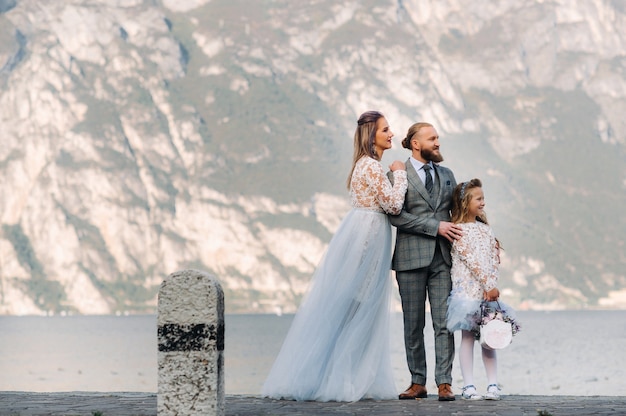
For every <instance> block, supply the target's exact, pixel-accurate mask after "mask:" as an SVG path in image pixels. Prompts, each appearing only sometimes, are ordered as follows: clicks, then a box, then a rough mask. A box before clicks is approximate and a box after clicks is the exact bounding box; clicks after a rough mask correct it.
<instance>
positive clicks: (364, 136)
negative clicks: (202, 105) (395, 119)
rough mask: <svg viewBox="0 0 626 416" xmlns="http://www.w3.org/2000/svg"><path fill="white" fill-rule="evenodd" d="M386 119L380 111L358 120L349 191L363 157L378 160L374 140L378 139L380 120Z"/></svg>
mask: <svg viewBox="0 0 626 416" xmlns="http://www.w3.org/2000/svg"><path fill="white" fill-rule="evenodd" d="M383 117H385V116H384V115H383V114H382V113H381V112H379V111H366V112H365V113H363V114H361V116H360V117H359V119H358V120H357V127H356V130H355V132H354V155H353V157H352V168H351V169H350V175H348V183H347V185H348V189H350V181H351V180H352V174H353V173H354V167H355V166H356V162H358V161H359V159H361V158H362V157H363V156H369V157H372V158H374V159H376V160H378V154H377V153H376V151H375V150H374V140H375V139H376V128H377V126H378V120H380V119H381V118H383Z"/></svg>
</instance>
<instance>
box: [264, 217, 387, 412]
mask: <svg viewBox="0 0 626 416" xmlns="http://www.w3.org/2000/svg"><path fill="white" fill-rule="evenodd" d="M391 244H392V234H391V226H390V223H389V219H388V218H387V216H386V215H385V214H383V213H378V212H374V211H368V210H363V209H353V210H351V211H350V212H349V213H348V214H347V216H346V217H345V218H344V220H343V221H342V223H341V225H340V227H339V229H338V230H337V232H336V233H335V235H334V236H333V238H332V240H331V241H330V243H329V245H328V248H327V251H326V254H325V256H324V258H323V259H322V261H321V263H320V264H319V266H318V268H317V269H316V271H315V273H314V275H313V278H312V281H311V287H310V289H309V292H308V294H307V295H306V297H305V299H304V300H303V302H302V304H301V305H300V308H299V309H298V312H297V313H296V316H295V317H294V320H293V323H292V325H291V328H290V329H289V332H288V334H287V336H286V338H285V341H284V343H283V346H282V348H281V350H280V353H279V354H278V357H277V358H276V361H275V362H274V365H273V366H272V369H271V370H270V373H269V375H268V377H267V379H266V380H265V383H264V385H263V388H262V390H261V394H262V395H263V396H264V397H272V398H276V399H293V400H315V401H344V402H351V401H357V400H360V399H362V398H372V399H393V398H397V390H396V386H395V383H394V378H393V371H392V367H391V357H390V345H389V321H390V296H391V287H392V281H391V275H390V268H391Z"/></svg>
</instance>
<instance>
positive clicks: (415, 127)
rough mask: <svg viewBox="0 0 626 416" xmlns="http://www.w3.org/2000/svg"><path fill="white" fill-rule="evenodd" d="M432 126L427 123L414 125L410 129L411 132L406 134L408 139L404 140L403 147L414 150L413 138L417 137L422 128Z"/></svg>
mask: <svg viewBox="0 0 626 416" xmlns="http://www.w3.org/2000/svg"><path fill="white" fill-rule="evenodd" d="M432 126H433V125H432V124H430V123H425V122H423V121H421V122H419V123H415V124H413V125H412V126H411V127H409V131H407V132H406V137H405V138H404V139H402V147H404V148H405V149H409V150H413V149H412V148H411V140H413V136H415V135H416V134H417V133H418V132H419V131H420V130H421V129H422V128H424V127H432Z"/></svg>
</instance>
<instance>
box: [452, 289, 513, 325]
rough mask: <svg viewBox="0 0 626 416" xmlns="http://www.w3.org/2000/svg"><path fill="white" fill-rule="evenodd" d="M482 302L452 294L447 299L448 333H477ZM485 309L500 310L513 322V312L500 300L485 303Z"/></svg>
mask: <svg viewBox="0 0 626 416" xmlns="http://www.w3.org/2000/svg"><path fill="white" fill-rule="evenodd" d="M481 303H482V301H481V300H477V299H471V298H468V297H465V296H463V294H459V293H454V291H453V292H452V294H451V295H450V296H449V297H448V314H447V325H448V331H450V332H454V331H458V330H460V329H461V330H465V331H477V330H478V329H479V326H480V321H481V318H482V316H481V308H480V305H481ZM486 308H487V309H491V310H501V311H502V312H503V315H504V316H506V317H509V318H511V319H512V320H515V310H513V308H511V307H510V306H509V305H507V304H506V303H504V302H502V301H501V300H498V301H494V302H487V304H486Z"/></svg>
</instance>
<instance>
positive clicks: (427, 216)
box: [388, 159, 456, 271]
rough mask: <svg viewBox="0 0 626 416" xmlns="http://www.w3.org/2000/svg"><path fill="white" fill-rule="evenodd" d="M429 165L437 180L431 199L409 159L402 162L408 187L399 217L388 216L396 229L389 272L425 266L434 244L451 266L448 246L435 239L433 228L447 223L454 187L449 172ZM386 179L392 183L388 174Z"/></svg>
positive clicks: (435, 230) (443, 240) (442, 240)
mask: <svg viewBox="0 0 626 416" xmlns="http://www.w3.org/2000/svg"><path fill="white" fill-rule="evenodd" d="M433 165H434V167H435V168H434V171H435V175H436V178H437V180H438V187H437V186H435V190H437V188H438V191H439V192H437V193H436V194H434V195H433V197H432V200H431V198H430V197H429V196H428V191H426V187H425V186H424V183H423V182H422V180H421V179H420V178H419V176H418V175H417V172H416V171H415V168H414V167H413V164H412V163H411V160H410V159H409V160H407V162H406V172H407V178H408V182H409V186H408V189H407V191H406V196H405V199H404V206H403V207H402V212H401V213H400V214H399V215H390V216H389V219H390V221H391V223H392V224H393V225H394V226H396V227H397V234H396V248H395V251H394V254H393V260H392V268H393V270H396V271H407V270H414V269H420V268H422V267H427V266H429V265H430V263H431V262H432V260H433V256H434V255H435V246H436V244H439V245H440V248H441V254H442V255H443V258H444V260H445V262H446V263H447V264H448V266H450V265H451V263H452V261H451V259H450V243H449V242H448V240H446V239H445V238H443V237H437V229H438V228H439V221H450V209H451V208H452V191H453V190H454V188H455V187H456V179H455V178H454V174H453V173H452V171H451V170H450V169H448V168H446V167H443V166H439V165H437V164H434V163H433ZM388 176H389V178H390V180H391V181H392V183H393V174H392V172H389V174H388ZM436 183H437V182H436Z"/></svg>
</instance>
